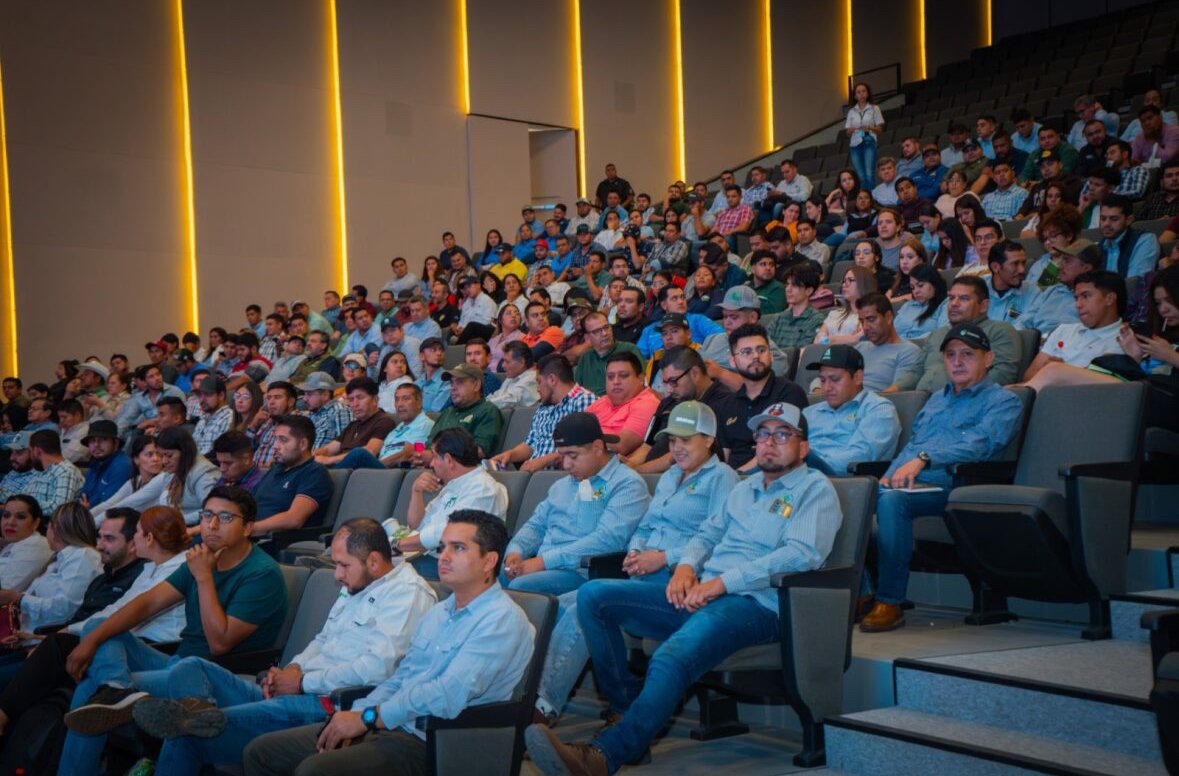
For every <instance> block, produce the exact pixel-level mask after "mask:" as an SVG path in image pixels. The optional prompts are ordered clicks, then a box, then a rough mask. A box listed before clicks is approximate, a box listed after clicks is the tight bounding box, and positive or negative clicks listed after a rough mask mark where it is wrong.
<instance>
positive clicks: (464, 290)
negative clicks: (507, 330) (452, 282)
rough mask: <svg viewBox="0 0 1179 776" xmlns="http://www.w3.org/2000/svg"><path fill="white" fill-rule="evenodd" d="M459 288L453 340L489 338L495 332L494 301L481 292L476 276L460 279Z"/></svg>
mask: <svg viewBox="0 0 1179 776" xmlns="http://www.w3.org/2000/svg"><path fill="white" fill-rule="evenodd" d="M509 250H510V249H509ZM508 255H509V256H510V255H511V254H510V253H509V254H508ZM459 290H460V292H461V295H462V297H463V300H462V307H461V308H460V309H459V319H458V323H456V324H455V326H454V336H455V342H457V343H458V344H460V345H462V344H465V343H466V341H467V340H469V339H472V338H474V337H478V338H479V339H484V340H487V339H491V337H492V335H494V334H495V313H496V307H495V301H494V300H492V298H491V297H490V296H488V295H487V294H485V293H483V287H482V286H481V285H480V284H479V278H476V277H470V276H468V277H464V278H463V279H462V280H460V281H459Z"/></svg>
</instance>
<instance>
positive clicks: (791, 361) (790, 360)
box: [782, 348, 798, 380]
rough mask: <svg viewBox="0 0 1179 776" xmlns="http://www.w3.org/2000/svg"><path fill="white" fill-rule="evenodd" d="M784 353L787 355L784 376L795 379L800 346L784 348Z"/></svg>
mask: <svg viewBox="0 0 1179 776" xmlns="http://www.w3.org/2000/svg"><path fill="white" fill-rule="evenodd" d="M782 355H783V356H785V357H786V371H785V372H784V373H783V374H782V377H785V378H786V379H787V380H793V379H794V373H795V372H796V371H797V370H798V348H782Z"/></svg>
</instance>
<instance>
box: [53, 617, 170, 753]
mask: <svg viewBox="0 0 1179 776" xmlns="http://www.w3.org/2000/svg"><path fill="white" fill-rule="evenodd" d="M96 627H98V623H97V622H93V623H91V624H89V625H87V626H86V629H85V633H89V632H90V631H92V630H94V628H96ZM179 660H180V658H179V657H175V656H171V655H165V654H164V653H163V652H160V651H159V650H156V649H152V648H151V647H149V646H148V645H147V644H146V643H145V642H144V641H142V640H141V639H139V638H138V637H137V636H133V635H131V634H130V633H120V634H119V635H117V636H112V637H111V638H109V639H107V640H106V641H104V642H103V643H102V644H101V645H99V647H98V649H97V650H96V651H95V653H94V660H93V661H92V662H91V663H90V668H89V669H88V670H87V671H86V676H85V677H83V679H82V681H80V682H78V687H77V689H76V690H74V699H73V701H72V702H71V703H70V708H71V709H76V708H78V707H79V706H85V705H86V704H87V703H88V702H89V701H90V698H91V697H92V696H93V695H94V693H95V692H96V691H97V690H98V688H99V686H101V685H104V684H109V685H112V686H114V687H136V688H138V689H140V690H143V691H144V692H147V693H149V694H151V695H156V696H161V697H166V696H167V692H168V673H169V672H168V670H167V669H168V667H169V666H171V665H172V664H174V663H176V662H178V661H179ZM105 747H106V735H105V734H103V735H97V736H83V735H79V734H77V733H74V732H71V733H69V734H68V735H67V736H66V739H65V745H64V746H63V747H62V750H61V764H60V765H59V766H58V771H57V772H58V774H59V776H75V774H78V776H93V774H95V773H99V772H100V771H99V762H100V761H101V759H102V750H103V749H104V748H105Z"/></svg>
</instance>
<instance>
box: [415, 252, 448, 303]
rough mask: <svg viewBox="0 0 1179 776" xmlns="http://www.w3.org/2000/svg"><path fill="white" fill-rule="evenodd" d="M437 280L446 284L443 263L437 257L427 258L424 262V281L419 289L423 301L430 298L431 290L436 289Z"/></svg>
mask: <svg viewBox="0 0 1179 776" xmlns="http://www.w3.org/2000/svg"><path fill="white" fill-rule="evenodd" d="M436 280H441V281H443V282H446V270H445V269H443V268H442V261H441V260H440V259H439V258H438V257H437V256H427V257H426V259H425V261H423V262H422V281H421V283H420V284H419V287H418V293H419V294H421V296H422V298H423V299H429V298H430V289H431V288H433V287H434V281H436Z"/></svg>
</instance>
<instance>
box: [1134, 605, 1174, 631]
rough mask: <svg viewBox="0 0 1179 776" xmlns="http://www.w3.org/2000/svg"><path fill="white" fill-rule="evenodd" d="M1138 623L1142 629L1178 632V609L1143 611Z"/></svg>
mask: <svg viewBox="0 0 1179 776" xmlns="http://www.w3.org/2000/svg"><path fill="white" fill-rule="evenodd" d="M1139 623H1140V624H1141V625H1142V628H1143V630H1148V631H1155V632H1165V633H1179V609H1163V610H1159V611H1153V612H1143V613H1142V618H1141V620H1140V621H1139Z"/></svg>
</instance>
